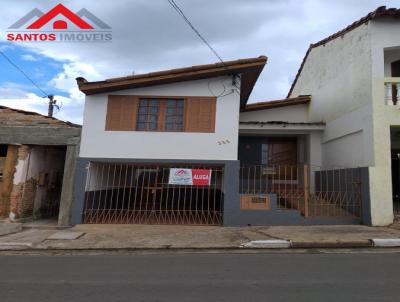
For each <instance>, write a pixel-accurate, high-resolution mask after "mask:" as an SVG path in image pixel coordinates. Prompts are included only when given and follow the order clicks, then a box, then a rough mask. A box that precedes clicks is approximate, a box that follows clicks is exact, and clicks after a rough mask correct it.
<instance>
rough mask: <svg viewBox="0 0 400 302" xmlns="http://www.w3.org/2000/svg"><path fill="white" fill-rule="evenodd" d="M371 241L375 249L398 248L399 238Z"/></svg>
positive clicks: (399, 245) (399, 244)
mask: <svg viewBox="0 0 400 302" xmlns="http://www.w3.org/2000/svg"><path fill="white" fill-rule="evenodd" d="M371 241H372V243H373V244H374V246H375V247H400V238H374V239H371Z"/></svg>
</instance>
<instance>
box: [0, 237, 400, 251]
mask: <svg viewBox="0 0 400 302" xmlns="http://www.w3.org/2000/svg"><path fill="white" fill-rule="evenodd" d="M397 247H400V238H387V239H381V238H374V239H365V240H357V241H320V242H316V241H309V242H305V241H290V240H279V239H274V240H254V241H249V242H246V243H244V244H241V245H240V246H226V247H222V246H219V247H218V246H203V247H174V246H160V247H103V248H99V247H84V246H83V247H74V248H68V247H59V248H57V247H46V246H43V245H42V246H41V245H40V244H39V245H34V244H32V243H28V242H26V243H23V242H0V252H4V251H21V250H23V251H26V252H74V251H78V252H79V251H167V250H169V251H207V250H230V251H233V250H242V251H244V250H247V249H248V250H256V249H258V250H263V249H264V250H271V249H283V250H286V249H335V248H336V249H341V248H342V249H346V248H397Z"/></svg>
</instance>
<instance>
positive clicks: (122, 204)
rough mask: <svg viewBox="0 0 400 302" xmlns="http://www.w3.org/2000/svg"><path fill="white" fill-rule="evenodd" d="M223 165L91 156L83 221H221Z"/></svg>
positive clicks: (129, 222) (132, 222)
mask: <svg viewBox="0 0 400 302" xmlns="http://www.w3.org/2000/svg"><path fill="white" fill-rule="evenodd" d="M223 173H224V169H223V167H219V166H204V165H182V164H177V165H173V164H168V165H167V164H165V165H156V164H154V165H150V164H149V165H138V164H131V163H100V162H90V163H89V167H88V173H87V179H86V185H85V202H84V211H83V223H117V224H119V223H126V224H191V225H221V224H222V214H223V196H224V194H223V188H222V186H223V185H222V184H223Z"/></svg>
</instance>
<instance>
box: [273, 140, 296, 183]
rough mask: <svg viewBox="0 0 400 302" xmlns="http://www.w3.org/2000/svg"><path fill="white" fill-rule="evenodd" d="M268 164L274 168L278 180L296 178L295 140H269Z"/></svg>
mask: <svg viewBox="0 0 400 302" xmlns="http://www.w3.org/2000/svg"><path fill="white" fill-rule="evenodd" d="M268 145H269V148H268V149H269V152H268V163H269V165H270V166H275V167H276V169H275V173H277V177H278V178H279V179H287V180H293V179H296V178H297V169H296V168H297V139H296V138H277V139H269V140H268Z"/></svg>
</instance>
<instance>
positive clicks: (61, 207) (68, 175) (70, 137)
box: [0, 106, 81, 225]
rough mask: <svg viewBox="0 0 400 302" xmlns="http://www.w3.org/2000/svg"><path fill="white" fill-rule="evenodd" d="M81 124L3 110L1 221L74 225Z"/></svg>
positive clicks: (0, 132) (0, 134) (0, 117)
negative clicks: (40, 220)
mask: <svg viewBox="0 0 400 302" xmlns="http://www.w3.org/2000/svg"><path fill="white" fill-rule="evenodd" d="M80 131H81V126H80V125H76V124H72V123H69V122H64V121H61V120H58V119H56V118H51V117H47V116H44V115H41V114H38V113H35V112H28V111H23V110H17V109H12V108H8V107H5V106H0V218H9V219H11V220H13V221H18V220H24V219H38V218H50V217H52V218H56V219H58V223H59V224H60V225H68V224H69V223H70V207H71V203H72V184H73V173H74V167H75V158H76V152H77V144H78V143H79V139H80Z"/></svg>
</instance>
